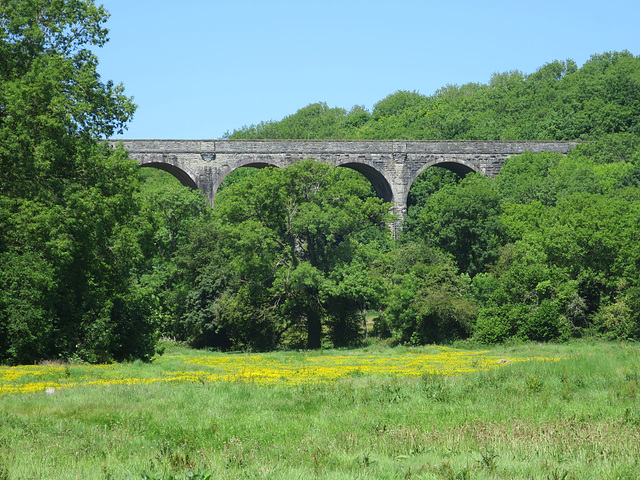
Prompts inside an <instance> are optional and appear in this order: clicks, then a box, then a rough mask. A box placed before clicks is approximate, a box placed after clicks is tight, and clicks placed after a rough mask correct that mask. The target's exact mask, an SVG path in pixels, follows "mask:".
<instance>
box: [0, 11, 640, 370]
mask: <svg viewBox="0 0 640 480" xmlns="http://www.w3.org/2000/svg"><path fill="white" fill-rule="evenodd" d="M107 18H108V13H107V12H106V10H105V9H104V8H103V7H102V6H98V5H96V4H95V3H94V2H93V1H92V0H31V1H28V2H27V1H22V0H0V363H4V364H16V363H31V362H37V361H41V360H45V359H61V360H78V361H89V362H108V361H119V360H129V359H134V358H141V359H145V360H149V359H151V358H152V357H153V355H154V353H155V343H156V339H157V338H158V336H159V335H163V336H167V337H171V338H175V339H177V340H181V341H185V342H189V343H190V344H191V345H193V346H196V347H206V348H218V349H252V350H269V349H275V348H283V347H284V348H319V347H322V346H335V347H342V346H348V345H357V344H358V343H359V342H362V341H363V340H364V339H365V338H366V337H367V336H370V335H377V336H379V337H383V338H388V339H389V341H390V342H392V343H396V344H399V343H402V344H409V345H415V344H424V343H446V342H454V341H459V340H463V339H468V338H471V339H473V340H475V341H480V342H500V341H505V340H507V339H509V338H518V339H522V340H532V341H561V340H564V339H568V338H574V337H580V336H585V335H595V336H603V337H606V338H622V339H636V340H637V339H640V283H639V282H640V242H639V241H638V239H640V230H639V229H640V123H639V122H640V120H639V119H640V59H639V58H638V57H636V56H634V55H632V54H631V53H630V52H627V51H623V52H611V53H604V54H600V55H594V56H592V57H591V59H590V60H589V61H587V62H586V63H585V65H583V66H582V67H578V66H577V65H576V64H575V63H574V62H573V61H571V60H566V61H554V62H551V63H548V64H546V65H544V66H542V67H541V68H540V69H538V70H537V71H536V72H534V73H532V74H524V73H522V72H519V71H517V70H514V71H511V72H504V73H496V74H494V75H493V76H492V77H491V79H490V81H489V82H488V83H487V84H475V83H470V84H466V85H461V86H458V85H447V86H445V87H443V88H441V89H440V90H438V91H437V92H435V93H434V94H433V95H429V96H427V95H423V94H420V93H418V92H415V91H413V92H409V91H398V92H395V93H393V94H391V95H389V96H388V97H386V98H384V99H382V100H381V101H380V102H378V103H376V104H375V105H374V107H373V110H372V111H371V112H369V111H368V110H367V109H366V108H365V107H363V106H358V105H356V106H354V107H352V108H350V109H343V108H331V107H329V106H328V105H327V104H326V103H317V104H311V105H308V106H306V107H304V108H302V109H300V110H299V111H298V112H296V113H294V114H292V115H290V116H288V117H286V118H285V119H283V120H282V121H279V122H275V121H270V122H263V123H261V124H259V125H252V126H248V127H243V128H241V129H239V130H236V131H234V132H232V133H229V134H228V135H227V137H229V138H283V139H286V138H310V139H311V138H318V139H320V138H334V139H408V140H410V139H430V140H434V139H435V140H447V139H456V140H471V139H476V140H498V139H500V140H565V139H569V140H588V141H589V142H586V143H581V144H579V146H578V147H577V148H575V149H574V150H573V151H571V152H570V153H569V154H568V155H566V156H563V155H560V154H554V153H541V154H532V153H529V152H527V153H525V154H523V155H520V156H516V157H512V158H510V159H509V160H508V161H507V162H506V164H505V166H504V168H503V169H502V171H501V172H500V174H499V175H498V176H497V177H496V178H488V177H483V176H480V175H468V176H466V177H465V178H459V177H458V176H457V175H456V174H454V173H452V172H449V171H447V170H442V169H437V168H433V169H428V170H427V171H426V172H424V173H423V174H422V175H421V177H419V178H418V179H417V180H416V182H415V184H414V186H413V188H412V190H411V193H410V195H409V212H408V215H407V216H406V220H405V222H404V225H403V229H402V231H401V233H400V234H399V237H398V238H393V237H392V235H391V233H390V230H389V228H388V225H389V224H390V223H391V222H393V221H394V219H393V217H392V216H391V215H390V214H389V211H390V210H389V209H390V205H389V204H385V203H384V202H383V201H382V200H381V199H379V198H377V197H376V195H375V193H374V190H373V188H372V186H371V185H370V184H369V183H368V181H367V180H366V179H364V177H362V176H361V175H360V174H358V173H357V172H354V171H352V170H349V169H346V168H333V167H330V166H328V165H326V164H322V163H316V162H314V161H313V160H312V159H308V160H305V161H302V162H299V163H297V164H295V165H294V166H292V167H289V168H284V169H275V168H265V169H261V170H258V171H255V172H253V173H252V174H247V173H246V171H245V173H242V170H243V169H241V170H240V171H238V173H236V174H234V175H230V176H229V177H228V178H227V180H226V181H225V182H224V184H223V187H222V189H221V190H220V191H219V192H218V195H217V197H216V207H215V209H213V210H212V209H211V208H210V206H209V204H208V203H207V201H206V199H205V197H204V195H203V194H202V193H201V192H198V191H191V190H189V189H185V188H183V187H182V186H181V185H179V184H178V183H177V182H175V179H172V178H170V177H167V176H166V175H163V174H162V173H160V172H157V171H156V172H154V171H152V170H150V169H140V168H139V167H138V165H137V164H136V163H135V162H134V161H131V160H129V159H127V152H126V151H124V150H123V149H121V148H110V147H109V146H108V145H107V144H106V142H104V141H103V140H102V139H104V138H106V137H109V136H111V135H113V134H114V133H116V132H122V131H123V129H125V128H126V125H127V124H128V122H129V121H130V120H131V118H132V115H133V113H134V111H135V105H134V104H133V103H132V101H131V99H130V98H129V97H127V96H126V95H125V93H124V88H123V86H122V85H117V84H114V83H113V82H112V81H103V80H102V79H101V77H100V75H99V73H98V60H97V57H96V55H95V53H94V52H95V51H97V49H98V48H99V47H100V46H102V45H104V43H105V42H106V41H107V39H108V31H107V29H106V28H105V22H106V21H107Z"/></svg>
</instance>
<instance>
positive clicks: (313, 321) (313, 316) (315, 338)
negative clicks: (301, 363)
mask: <svg viewBox="0 0 640 480" xmlns="http://www.w3.org/2000/svg"><path fill="white" fill-rule="evenodd" d="M321 346H322V321H321V317H320V313H319V312H318V311H317V309H315V308H310V309H309V310H308V311H307V348H308V349H310V350H311V349H318V348H320V347H321Z"/></svg>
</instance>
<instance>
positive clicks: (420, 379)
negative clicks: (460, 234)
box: [0, 343, 640, 480]
mask: <svg viewBox="0 0 640 480" xmlns="http://www.w3.org/2000/svg"><path fill="white" fill-rule="evenodd" d="M165 347H166V351H165V353H164V355H162V356H160V357H158V358H157V359H156V360H155V361H154V362H152V363H150V364H143V363H140V362H135V363H131V364H123V365H104V366H88V365H66V364H55V363H54V364H45V365H39V366H24V367H12V368H7V367H5V368H2V367H0V480H4V479H44V478H49V479H126V478H131V479H145V478H146V479H183V478H184V479H187V478H192V479H203V478H211V479H214V478H215V479H217V478H229V479H235V478H272V479H288V478H291V479H306V478H323V479H324V478H326V479H355V478H360V479H367V478H370V479H396V478H397V479H405V478H425V479H431V478H433V479H514V478H518V479H519V478H528V479H529V478H530V479H565V480H568V479H618V478H620V479H638V478H640V404H639V402H638V399H637V396H638V393H639V389H640V346H638V345H635V344H619V343H618V344H613V343H590V344H589V343H576V344H568V345H538V344H531V345H520V346H513V347H498V348H492V349H490V350H479V349H477V350H476V349H468V350H463V349H452V348H442V347H424V348H390V347H385V346H381V345H372V346H370V347H367V348H362V349H358V350H344V351H343V350H341V351H318V352H276V353H269V354H241V353H239V354H232V355H229V354H219V353H207V352H202V351H193V350H189V349H187V348H184V347H181V346H179V345H175V344H172V343H167V344H165Z"/></svg>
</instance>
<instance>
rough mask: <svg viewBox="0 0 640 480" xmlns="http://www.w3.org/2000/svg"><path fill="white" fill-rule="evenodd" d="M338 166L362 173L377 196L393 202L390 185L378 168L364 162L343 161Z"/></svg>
mask: <svg viewBox="0 0 640 480" xmlns="http://www.w3.org/2000/svg"><path fill="white" fill-rule="evenodd" d="M340 166H341V167H345V168H349V169H351V170H355V171H356V172H358V173H360V174H362V175H363V176H364V177H365V178H366V179H367V180H369V182H370V183H371V186H372V187H373V190H374V191H375V192H376V195H377V196H378V197H379V198H381V199H382V200H384V201H385V202H389V203H393V192H392V190H391V185H389V182H388V181H387V179H386V178H385V177H384V175H382V174H381V173H380V172H379V171H378V170H376V169H375V168H373V167H371V166H369V165H367V164H365V163H345V164H342V165H340Z"/></svg>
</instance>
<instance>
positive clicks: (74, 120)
mask: <svg viewBox="0 0 640 480" xmlns="http://www.w3.org/2000/svg"><path fill="white" fill-rule="evenodd" d="M107 18H108V15H107V13H106V11H105V10H104V8H103V7H98V6H96V5H95V4H94V2H93V1H91V0H67V1H62V0H53V1H51V0H33V1H29V2H25V1H19V0H3V1H2V2H0V270H1V271H2V272H3V274H2V276H1V277H0V290H1V291H2V292H3V293H2V295H1V296H0V337H2V338H4V339H5V340H4V345H2V351H0V361H4V362H13V363H15V362H33V361H36V360H40V359H42V358H47V357H61V358H70V357H72V356H79V357H81V358H84V359H86V360H90V361H106V360H111V359H116V360H118V359H125V358H132V357H136V358H148V357H149V356H150V355H152V354H153V348H154V334H155V326H154V325H153V317H152V315H151V310H152V304H151V302H150V300H149V298H148V296H147V295H146V294H145V290H144V289H143V288H142V287H141V286H140V285H139V284H137V282H136V281H135V279H134V278H133V277H132V276H131V274H130V273H131V271H132V268H133V267H134V266H135V265H136V262H137V261H138V260H139V259H140V258H141V254H140V249H139V245H138V243H137V240H136V235H135V233H134V232H135V225H134V220H135V218H136V214H137V209H138V205H137V202H136V200H135V191H136V189H137V185H138V173H137V172H138V168H137V165H136V164H135V162H133V161H130V160H127V159H126V153H125V152H124V151H123V150H120V149H116V150H113V149H111V148H109V147H108V146H107V145H106V143H101V142H100V141H99V138H100V137H105V136H107V137H108V136H110V135H112V134H113V133H115V132H121V131H122V130H123V128H124V127H125V125H126V123H127V122H128V121H129V119H130V118H131V116H132V114H133V112H134V110H135V106H134V105H133V103H132V102H131V100H130V99H129V98H127V97H126V96H125V95H124V93H123V87H122V86H121V85H114V84H113V83H112V82H110V81H109V82H104V83H103V82H102V81H101V79H100V75H99V74H98V73H97V59H96V57H95V55H94V54H93V53H92V52H91V50H90V48H91V47H99V46H102V45H103V44H104V43H105V42H106V41H107V30H106V29H105V28H104V26H103V25H104V23H105V21H106V20H107ZM22 271H28V272H30V274H29V275H28V277H27V278H26V281H25V282H22V281H20V278H21V275H22V274H21V273H20V272H22Z"/></svg>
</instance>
